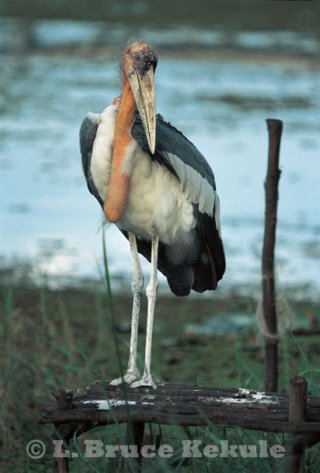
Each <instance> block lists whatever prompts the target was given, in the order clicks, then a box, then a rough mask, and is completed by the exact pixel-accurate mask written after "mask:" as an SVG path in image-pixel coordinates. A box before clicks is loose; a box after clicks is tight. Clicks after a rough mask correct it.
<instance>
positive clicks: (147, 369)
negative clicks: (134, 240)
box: [131, 235, 159, 388]
mask: <svg viewBox="0 0 320 473" xmlns="http://www.w3.org/2000/svg"><path fill="white" fill-rule="evenodd" d="M158 247H159V237H158V235H156V236H154V237H153V238H152V241H151V276H150V282H149V284H148V286H147V289H146V294H147V298H148V315H147V333H146V350H145V365H144V372H143V376H142V378H141V379H140V380H139V381H135V382H134V383H132V384H131V387H132V388H137V387H139V386H149V387H152V388H156V384H155V382H154V381H153V379H152V376H151V351H152V331H153V319H154V308H155V303H156V298H157V288H158V278H157V263H158Z"/></svg>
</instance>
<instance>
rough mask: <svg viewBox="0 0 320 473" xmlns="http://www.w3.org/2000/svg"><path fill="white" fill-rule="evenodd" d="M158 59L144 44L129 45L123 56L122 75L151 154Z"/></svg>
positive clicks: (153, 147) (154, 123)
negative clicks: (133, 102) (129, 89)
mask: <svg viewBox="0 0 320 473" xmlns="http://www.w3.org/2000/svg"><path fill="white" fill-rule="evenodd" d="M157 62H158V58H157V55H156V53H155V52H154V50H153V49H152V48H151V47H150V46H149V45H148V44H146V43H143V42H140V41H136V42H134V43H131V44H130V46H128V48H127V49H126V51H125V55H124V73H125V75H126V77H127V78H128V80H129V82H130V87H131V90H132V93H133V96H134V99H135V102H136V105H137V109H138V111H139V114H140V117H141V120H142V123H143V128H144V131H145V134H146V137H147V140H148V145H149V148H150V151H151V153H152V154H153V153H154V150H155V147H156V105H155V93H154V71H155V69H156V67H157Z"/></svg>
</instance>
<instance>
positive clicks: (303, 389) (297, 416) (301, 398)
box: [287, 376, 308, 473]
mask: <svg viewBox="0 0 320 473" xmlns="http://www.w3.org/2000/svg"><path fill="white" fill-rule="evenodd" d="M307 388H308V385H307V381H306V380H305V379H304V378H303V377H302V376H294V378H291V379H290V386H289V422H293V423H294V424H297V426H298V425H299V424H300V423H301V422H304V421H305V420H306V410H307ZM291 439H292V442H291V443H292V445H290V442H289V444H288V445H289V449H290V451H289V457H288V465H287V466H288V469H287V471H290V473H302V471H303V459H304V450H305V447H306V445H304V444H303V442H299V443H298V442H297V443H295V442H294V439H295V435H294V434H293V437H292V438H291ZM306 443H307V436H306Z"/></svg>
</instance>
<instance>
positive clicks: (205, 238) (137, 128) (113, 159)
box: [80, 41, 225, 387]
mask: <svg viewBox="0 0 320 473" xmlns="http://www.w3.org/2000/svg"><path fill="white" fill-rule="evenodd" d="M157 61H158V59H157V55H156V53H155V52H154V50H153V49H152V48H151V47H150V46H149V45H148V44H146V43H144V42H140V41H139V42H134V43H132V44H131V45H130V46H129V47H128V48H127V49H126V51H125V53H124V59H123V90H122V94H121V96H120V97H116V98H115V99H114V101H113V103H112V105H110V106H109V107H107V108H106V109H105V110H104V111H103V112H102V113H101V114H99V115H96V114H93V113H89V114H88V116H87V117H86V118H85V119H84V121H83V123H82V125H81V129H80V148H81V154H82V163H83V169H84V173H85V176H86V179H87V184H88V188H89V191H90V192H91V193H92V194H93V195H94V196H95V197H96V199H97V200H98V201H99V203H100V204H101V206H102V208H103V210H104V214H105V217H106V219H107V220H108V221H109V222H112V223H115V224H116V225H117V227H118V228H119V229H120V230H121V231H122V233H123V234H124V235H125V236H126V237H127V239H128V240H129V243H130V249H131V254H132V262H133V278H132V291H133V308H132V325H131V340H130V354H129V364H128V369H127V372H126V374H125V375H124V377H123V378H118V379H116V380H114V381H112V383H113V384H120V383H121V382H123V381H124V382H127V383H129V384H130V385H131V386H132V387H138V386H150V387H155V383H154V381H153V379H152V376H151V345H152V330H153V319H154V308H155V301H156V293H157V286H158V281H157V268H158V269H159V270H160V271H161V272H162V273H163V274H164V275H165V276H166V277H167V280H168V284H169V286H170V289H171V291H172V292H173V293H174V294H176V295H177V296H186V295H188V294H189V293H190V290H191V289H193V290H195V291H197V292H203V291H206V290H210V289H216V287H217V283H218V281H219V280H220V279H221V278H222V276H223V274H224V271H225V257H224V250H223V244H222V240H221V233H220V215H219V214H220V209H219V198H218V195H217V193H216V186H215V180H214V175H213V173H212V170H211V168H210V166H209V165H208V163H207V161H206V160H205V158H204V157H203V156H202V154H201V153H200V152H199V151H198V150H197V148H196V147H195V146H194V145H193V144H192V143H191V142H190V141H189V140H188V139H187V138H186V137H185V136H184V135H183V134H182V133H181V132H180V131H178V130H176V129H175V128H174V127H173V126H172V125H170V124H169V123H167V122H166V121H164V119H163V118H162V116H161V115H157V116H156V111H155V94H154V72H155V69H156V66H157ZM138 252H139V253H141V254H142V255H143V256H145V257H146V258H147V259H148V260H149V261H151V277H150V282H149V284H148V286H147V289H146V295H147V299H148V314H147V328H146V347H145V367H144V372H143V375H142V377H141V375H140V373H139V370H138V368H137V363H136V358H137V337H138V322H139V312H140V301H141V296H142V291H143V273H142V271H141V266H140V261H139V255H138Z"/></svg>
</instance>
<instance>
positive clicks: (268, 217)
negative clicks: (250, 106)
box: [262, 119, 282, 391]
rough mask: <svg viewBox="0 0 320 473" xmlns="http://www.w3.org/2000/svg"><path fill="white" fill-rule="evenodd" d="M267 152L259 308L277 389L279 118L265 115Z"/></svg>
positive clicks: (270, 379) (268, 373) (272, 385)
mask: <svg viewBox="0 0 320 473" xmlns="http://www.w3.org/2000/svg"><path fill="white" fill-rule="evenodd" d="M267 125H268V132H269V152H268V169H267V178H266V182H265V201H266V210H265V224H264V239H263V250H262V310H263V318H264V322H265V327H266V330H265V333H264V336H265V361H264V369H265V373H264V374H265V390H266V391H277V390H278V330H277V310H276V289H275V274H274V252H275V242H276V225H277V203H278V182H279V179H280V170H279V151H280V139H281V133H282V121H280V120H274V119H268V120H267Z"/></svg>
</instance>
